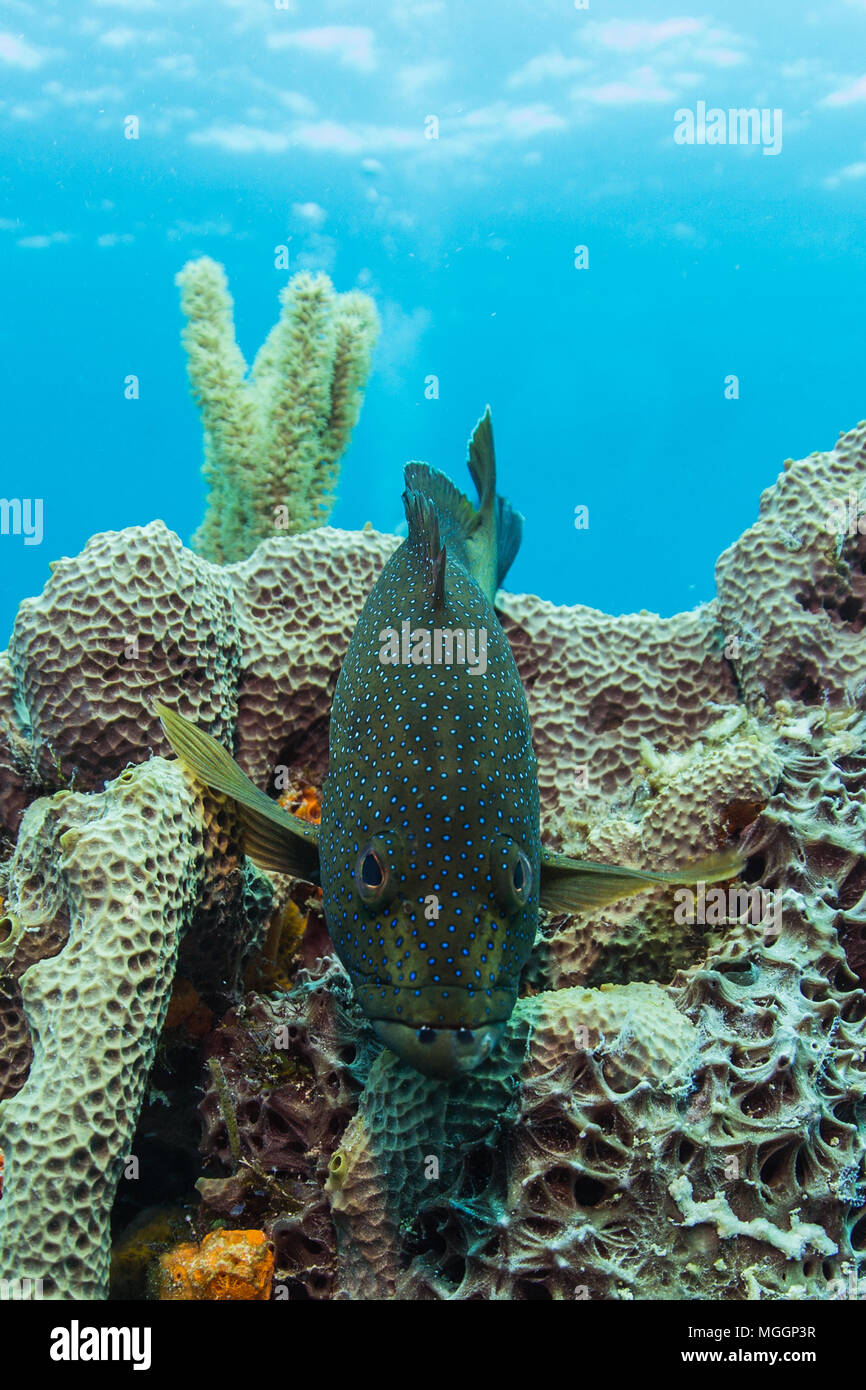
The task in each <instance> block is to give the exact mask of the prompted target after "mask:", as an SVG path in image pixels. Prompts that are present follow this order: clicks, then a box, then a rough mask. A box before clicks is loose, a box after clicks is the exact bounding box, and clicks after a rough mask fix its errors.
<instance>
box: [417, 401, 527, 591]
mask: <svg viewBox="0 0 866 1390" xmlns="http://www.w3.org/2000/svg"><path fill="white" fill-rule="evenodd" d="M467 464H468V467H469V472H470V473H471V475H472V480H473V482H474V483H475V488H476V491H477V492H478V506H477V508H476V507H474V506H473V505H472V503H471V502H470V501H469V498H468V497H464V495H463V493H462V492H460V491H459V489H458V488H456V487H455V486H454V484H453V483H452V481H451V479H450V478H448V477H446V476H445V474H444V473H440V472H439V471H438V470H437V469H435V468H430V467H429V465H428V464H426V463H407V465H406V487H407V494H418V495H420V496H423V497H425V498H427V499H428V500H429V501H430V502H431V503H432V506H433V509H434V512H435V514H436V518H437V520H438V524H439V535H440V538H441V545H442V548H443V549H444V548H445V546H446V545H447V547H448V553H449V555H450V556H451V558H452V559H453V560H456V561H457V562H458V563H459V564H462V565H464V566H465V567H466V568H467V569H468V570H469V572H470V574H471V575H472V577H473V578H474V579H475V581H476V583H477V584H479V585H480V586H481V588H482V589H483V590H484V592H485V594H486V595H487V597H488V598H489V599H490V601H491V602H493V600H494V598H495V596H496V590H497V589H498V588H499V585H500V584H501V583H502V581H503V579H504V578H505V575H506V574H507V573H508V570H509V568H510V566H511V563H512V561H513V559H514V557H515V555H516V554H517V551H518V550H519V548H520V541H521V537H522V535H523V517H522V516H521V515H520V513H519V512H516V511H515V510H514V509H513V507H511V506H510V505H509V503H508V502H506V500H505V498H504V497H499V496H497V493H496V455H495V453H494V449H493V425H492V423H491V420H490V406H487V408H486V409H485V411H484V414H483V415H482V416H481V419H480V420H479V421H478V423H477V425H476V426H475V428H474V430H473V431H472V436H471V438H470V440H469V453H468V458H467ZM406 514H407V516H408V515H409V513H408V511H407V513H406ZM410 535H411V521H410Z"/></svg>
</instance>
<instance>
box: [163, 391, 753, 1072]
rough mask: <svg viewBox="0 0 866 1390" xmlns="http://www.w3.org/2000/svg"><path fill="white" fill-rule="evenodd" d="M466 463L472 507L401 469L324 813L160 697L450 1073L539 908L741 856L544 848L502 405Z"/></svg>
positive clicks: (559, 907)
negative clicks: (641, 860)
mask: <svg viewBox="0 0 866 1390" xmlns="http://www.w3.org/2000/svg"><path fill="white" fill-rule="evenodd" d="M468 464H469V471H470V473H471V475H472V479H473V482H474V484H475V488H476V491H477V494H478V503H477V506H476V505H473V504H472V503H471V502H470V501H469V500H468V499H467V498H466V497H465V496H463V494H462V493H460V492H459V491H458V490H457V488H455V487H454V485H453V483H452V482H451V481H450V480H449V479H448V478H447V477H446V476H445V475H444V474H442V473H438V472H436V471H435V470H433V469H431V468H429V467H427V466H426V465H425V464H419V463H413V464H409V465H408V466H407V468H406V491H405V493H404V495H403V501H404V505H405V510H406V517H407V521H408V537H407V539H406V540H405V542H404V543H403V544H402V545H401V546H400V548H399V549H398V550H397V551H396V552H395V553H394V555H393V556H392V557H391V559H390V560H389V561H388V563H387V565H386V566H385V568H384V570H383V571H382V573H381V575H380V577H379V579H378V581H377V582H376V584H375V586H374V587H373V589H372V591H371V593H370V595H369V597H368V599H367V601H366V603H365V605H364V608H363V610H362V612H361V615H360V617H359V619H358V622H357V626H356V627H355V631H354V633H353V635H352V639H351V641H350V643H349V648H348V651H347V652H346V657H345V660H344V662H343V667H342V670H341V672H340V676H339V679H338V681H337V686H336V689H335V692H334V700H333V705H332V708H331V720H330V763H329V771H328V775H327V778H326V779H325V783H324V787H323V792H322V817H321V826H320V827H315V826H311V825H309V824H307V823H306V822H304V821H302V820H299V819H298V818H297V817H294V816H291V815H290V814H289V813H288V812H286V811H283V810H282V808H281V807H279V806H278V805H276V803H275V802H273V801H272V800H271V799H270V798H269V797H268V796H266V795H265V793H264V792H262V791H260V790H259V788H257V787H256V786H254V784H253V783H252V782H251V781H250V780H249V778H247V777H246V775H245V774H244V773H243V772H242V771H241V769H240V768H239V767H238V766H237V764H236V763H235V762H234V760H233V759H232V758H231V757H230V756H229V754H228V753H227V752H226V751H225V749H223V748H222V747H221V745H220V744H218V743H217V742H216V741H215V740H214V739H213V738H211V737H210V735H208V734H206V733H204V732H203V731H202V730H200V729H197V728H196V726H195V725H193V724H191V723H189V721H187V720H185V719H183V718H182V716H180V715H178V714H177V713H176V712H174V711H171V710H168V709H166V708H165V707H164V706H159V707H158V713H159V714H160V716H161V718H162V722H163V727H164V728H165V732H166V734H167V736H168V738H169V740H170V742H171V744H172V746H173V748H174V750H175V752H176V753H177V754H178V756H179V757H180V758H181V759H182V760H183V762H184V763H185V764H187V766H188V767H189V768H190V769H191V770H192V771H193V772H194V773H195V774H196V775H197V776H198V777H199V778H200V779H201V780H202V781H203V782H205V783H206V784H207V785H208V786H210V787H212V788H214V789H216V790H218V791H221V792H224V793H226V794H227V795H229V796H231V797H233V798H234V800H235V802H236V803H237V807H238V810H239V813H240V817H241V822H242V825H243V836H244V849H245V851H246V853H247V854H248V855H249V856H250V857H251V858H252V859H253V860H254V861H255V862H256V863H257V864H259V865H260V867H262V868H264V869H265V870H268V869H271V870H278V871H280V872H285V873H290V874H294V875H295V876H297V877H300V878H304V879H306V880H308V881H314V882H320V883H321V886H322V896H323V911H324V914H325V919H326V922H327V925H328V930H329V932H330V936H331V940H332V941H333V944H334V948H335V950H336V952H337V954H338V956H339V957H340V960H341V961H342V962H343V965H344V966H345V968H346V970H347V971H348V974H349V976H350V978H351V980H352V983H353V986H354V989H355V993H356V996H357V999H358V1001H359V1003H360V1004H361V1006H362V1007H363V1009H364V1010H365V1012H366V1013H367V1015H368V1016H369V1017H370V1019H371V1020H372V1022H373V1025H374V1027H375V1029H376V1031H377V1033H378V1034H379V1036H380V1037H381V1039H382V1040H383V1042H384V1043H385V1044H386V1045H387V1046H388V1047H390V1048H392V1049H393V1050H394V1051H395V1052H396V1053H398V1054H399V1055H400V1056H401V1057H402V1058H403V1059H404V1060H405V1061H406V1062H408V1063H409V1064H410V1065H411V1066H413V1067H415V1068H416V1069H417V1070H418V1071H421V1072H423V1073H425V1074H427V1075H430V1076H436V1077H440V1078H448V1077H451V1076H454V1075H456V1074H459V1073H462V1072H465V1071H468V1070H470V1069H472V1068H473V1067H476V1066H477V1065H478V1064H479V1063H480V1062H482V1061H483V1059H484V1058H485V1057H487V1056H488V1055H489V1053H490V1051H491V1050H492V1048H493V1047H494V1046H495V1044H496V1041H497V1039H498V1038H499V1036H500V1034H501V1033H502V1031H503V1029H504V1028H505V1025H506V1023H507V1021H508V1018H509V1016H510V1014H511V1011H512V1009H513V1008H514V1004H515V1001H516V999H517V991H518V985H519V981H520V974H521V970H522V967H523V965H524V963H525V962H526V959H527V957H528V955H529V952H530V950H531V949H532V944H533V941H534V940H535V935H536V930H537V926H538V912H539V907H542V908H544V909H546V910H547V911H549V912H554V913H555V912H581V911H586V910H587V909H594V908H598V907H600V906H603V905H604V904H605V903H609V902H612V901H614V900H615V899H617V898H620V897H624V896H626V895H627V894H629V893H635V892H640V891H641V890H642V889H645V888H647V887H649V886H651V885H652V884H655V883H660V882H665V883H668V882H669V883H688V882H697V881H698V880H699V879H704V880H706V881H712V880H713V879H715V878H722V877H729V876H731V875H732V874H733V873H734V872H736V869H737V867H738V865H739V861H738V859H737V858H736V856H735V855H720V856H717V857H715V858H714V859H713V860H712V861H705V862H703V863H702V864H699V865H695V866H693V867H692V868H691V869H690V870H686V871H684V872H682V873H676V874H666V873H643V872H640V871H638V870H635V869H628V868H618V867H615V866H612V865H608V864H593V863H586V862H583V861H580V860H575V859H570V858H568V857H566V856H563V855H557V854H553V853H551V852H549V851H544V850H542V847H541V836H540V824H539V801H538V780H537V771H536V760H535V753H534V751H533V747H532V731H531V726H530V720H529V710H528V708H527V704H526V696H525V694H524V691H523V686H522V684H521V680H520V676H519V674H518V671H517V666H516V664H515V661H514V657H513V655H512V652H511V648H510V647H509V645H508V641H507V639H506V637H505V634H504V632H503V630H502V627H501V625H500V623H499V620H498V618H497V616H496V612H495V609H494V606H493V605H494V599H495V596H496V591H497V589H498V587H499V585H500V584H501V582H502V580H503V578H504V576H505V574H506V572H507V571H508V568H509V566H510V565H511V563H512V561H513V559H514V556H515V555H516V553H517V550H518V547H519V545H520V539H521V532H522V522H523V519H522V517H520V516H519V515H518V513H516V512H515V511H513V510H512V508H511V507H510V506H509V504H508V503H507V502H506V501H505V500H504V499H503V498H502V497H499V496H497V493H496V470H495V459H494V451H493V434H492V428H491V423H490V412H489V410H488V411H487V412H486V413H485V415H484V416H483V417H482V419H481V420H480V421H479V423H478V425H477V426H476V428H475V431H474V433H473V435H472V438H471V440H470V445H469V459H468Z"/></svg>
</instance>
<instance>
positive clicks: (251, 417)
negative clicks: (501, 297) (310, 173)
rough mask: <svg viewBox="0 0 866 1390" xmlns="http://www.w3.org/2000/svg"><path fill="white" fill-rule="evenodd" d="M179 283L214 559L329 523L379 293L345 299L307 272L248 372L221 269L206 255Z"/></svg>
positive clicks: (203, 540)
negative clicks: (201, 436) (199, 419)
mask: <svg viewBox="0 0 866 1390" xmlns="http://www.w3.org/2000/svg"><path fill="white" fill-rule="evenodd" d="M177 283H178V285H179V286H180V289H181V306H182V308H183V312H184V314H185V315H186V320H187V322H186V326H185V328H184V331H183V344H184V347H185V348H186V352H187V365H188V370H189V379H190V385H191V388H192V393H193V396H194V398H195V400H196V403H197V404H198V406H199V408H200V410H201V413H202V423H203V426H204V441H205V462H204V473H205V477H206V479H207V482H208V487H209V497H208V506H207V512H206V514H205V518H204V521H203V522H202V524H201V526H200V528H199V530H198V531H197V532H196V534H195V537H194V538H193V545H194V547H195V548H196V549H197V550H199V551H200V552H201V553H202V554H203V555H204V556H206V557H207V559H209V560H217V561H221V562H228V561H232V560H242V559H243V558H244V557H245V556H247V555H249V554H250V552H251V551H252V550H254V549H255V547H256V546H257V545H258V543H259V541H261V540H264V539H265V538H266V537H268V536H271V535H273V534H274V533H275V531H284V532H286V533H287V534H293V533H294V532H297V531H304V530H307V529H309V528H310V527H312V526H319V525H321V524H322V523H323V522H325V521H326V520H327V519H328V515H329V513H330V510H331V507H332V505H333V501H334V489H335V486H336V478H337V471H338V465H339V461H340V458H341V456H342V455H343V454H344V453H345V451H346V449H347V447H348V444H349V439H350V436H351V433H352V430H353V429H354V427H355V424H356V423H357V420H358V415H359V413H360V409H361V402H362V399H363V391H364V387H365V385H366V381H367V377H368V376H369V373H370V361H371V355H372V351H373V347H374V345H375V342H376V338H377V336H378V331H379V325H378V316H377V313H376V308H375V305H374V304H373V301H372V300H371V299H370V297H369V295H366V294H362V293H361V292H360V291H358V290H353V291H350V292H349V293H347V294H336V293H335V291H334V287H333V285H332V284H331V282H330V280H329V279H328V277H327V275H323V274H318V275H312V274H310V273H308V272H306V271H301V272H300V273H299V274H297V275H295V276H293V278H292V279H291V280H290V281H289V283H288V284H287V285H286V286H285V287H284V289H283V290H282V292H281V294H280V303H281V306H282V307H281V311H280V317H279V320H278V321H277V323H276V324H275V325H274V327H273V328H272V329H271V331H270V333H269V334H268V336H267V338H266V339H265V341H264V343H263V344H262V346H261V348H260V349H259V351H258V353H257V355H256V358H255V360H254V362H253V364H252V368H251V369H249V371H248V369H247V365H246V362H245V361H244V358H243V355H242V353H241V350H240V348H239V347H238V344H237V340H236V338H235V330H234V321H233V306H232V300H231V296H230V294H229V290H228V282H227V279H226V275H225V271H224V270H223V268H222V266H221V265H219V264H218V263H217V262H216V261H213V260H211V259H210V257H208V256H202V257H201V258H200V259H199V260H196V261H189V262H187V264H186V265H185V266H184V268H183V269H182V270H181V271H180V272H179V274H178V276H177Z"/></svg>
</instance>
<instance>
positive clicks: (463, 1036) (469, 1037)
mask: <svg viewBox="0 0 866 1390" xmlns="http://www.w3.org/2000/svg"><path fill="white" fill-rule="evenodd" d="M457 1041H458V1042H459V1043H461V1044H462V1046H463V1047H466V1046H468V1044H469V1043H471V1042H474V1041H475V1035H474V1033H473V1032H472V1029H471V1028H458V1029H457Z"/></svg>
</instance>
